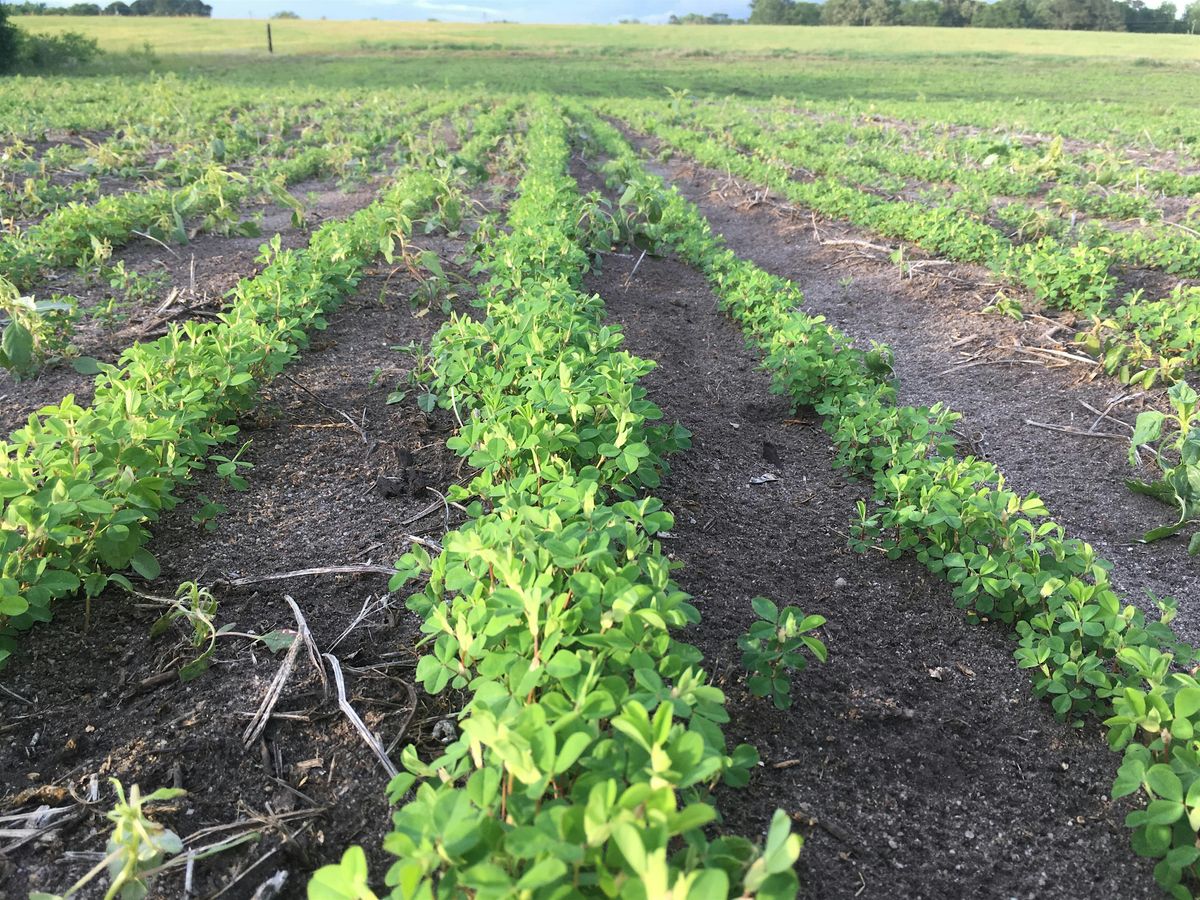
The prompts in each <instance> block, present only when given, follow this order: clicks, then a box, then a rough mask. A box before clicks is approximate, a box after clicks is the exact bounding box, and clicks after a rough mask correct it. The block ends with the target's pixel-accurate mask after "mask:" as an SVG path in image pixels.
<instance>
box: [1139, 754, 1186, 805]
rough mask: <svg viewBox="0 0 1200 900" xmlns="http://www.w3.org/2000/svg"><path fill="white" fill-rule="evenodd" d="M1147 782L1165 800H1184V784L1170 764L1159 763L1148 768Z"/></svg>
mask: <svg viewBox="0 0 1200 900" xmlns="http://www.w3.org/2000/svg"><path fill="white" fill-rule="evenodd" d="M1146 784H1147V785H1148V786H1149V788H1150V790H1152V791H1154V793H1155V794H1157V795H1158V796H1159V797H1162V798H1163V799H1164V800H1175V801H1182V800H1183V785H1182V784H1181V783H1180V781H1179V776H1178V775H1176V774H1175V773H1174V772H1173V771H1172V770H1171V767H1170V766H1167V765H1164V764H1162V763H1158V764H1157V765H1153V766H1151V767H1150V768H1149V769H1147V770H1146Z"/></svg>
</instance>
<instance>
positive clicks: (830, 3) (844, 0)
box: [821, 0, 868, 25]
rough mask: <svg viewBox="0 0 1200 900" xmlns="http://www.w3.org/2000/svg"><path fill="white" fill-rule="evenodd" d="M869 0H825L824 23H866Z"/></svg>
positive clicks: (822, 13) (822, 21) (822, 12)
mask: <svg viewBox="0 0 1200 900" xmlns="http://www.w3.org/2000/svg"><path fill="white" fill-rule="evenodd" d="M867 3H868V0H825V7H824V9H822V10H821V24H822V25H866V24H867Z"/></svg>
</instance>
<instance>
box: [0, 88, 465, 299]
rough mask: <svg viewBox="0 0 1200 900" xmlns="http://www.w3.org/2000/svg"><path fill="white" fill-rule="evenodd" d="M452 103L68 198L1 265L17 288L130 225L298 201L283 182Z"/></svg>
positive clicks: (16, 238)
mask: <svg viewBox="0 0 1200 900" xmlns="http://www.w3.org/2000/svg"><path fill="white" fill-rule="evenodd" d="M457 106H458V101H456V100H447V101H444V102H443V103H439V104H434V105H433V106H431V107H428V108H426V109H425V110H424V112H423V114H422V116H414V117H413V118H411V119H408V118H404V117H399V118H397V119H395V120H393V123H392V126H391V128H390V129H386V130H385V129H369V130H364V131H361V132H349V133H346V134H344V136H343V138H342V142H341V144H340V146H339V145H338V144H333V143H322V144H319V145H314V146H308V147H304V146H303V145H302V144H301V145H299V146H300V147H301V148H302V149H300V150H299V152H297V153H296V154H295V155H293V156H291V157H288V158H284V159H277V160H273V159H268V160H265V161H263V162H261V163H259V164H258V165H256V166H255V167H254V168H252V169H251V171H250V172H249V173H248V174H240V173H238V172H234V171H231V170H229V169H227V168H225V167H223V166H221V165H209V166H208V167H206V168H205V169H204V170H203V171H202V172H200V173H197V177H196V178H195V180H194V181H192V182H191V183H190V184H187V185H185V186H184V187H181V188H178V189H175V190H169V189H157V190H147V191H131V192H128V193H123V194H114V195H112V196H108V197H102V198H101V199H100V200H98V201H97V202H96V203H94V204H91V205H81V204H74V203H72V204H69V205H67V206H65V207H62V208H60V209H58V210H56V211H55V212H53V213H50V214H49V215H48V216H46V217H45V218H44V219H43V220H42V221H41V222H40V223H39V224H38V225H36V226H34V227H33V228H30V229H29V230H27V231H25V232H22V233H21V234H17V235H12V236H10V237H8V238H7V239H5V240H2V241H0V268H2V269H3V270H4V271H5V273H6V277H7V279H8V280H9V281H11V282H12V283H13V284H15V285H16V286H17V287H18V288H26V287H29V286H30V285H31V284H32V283H33V282H34V281H35V280H36V279H37V277H38V276H39V275H40V274H41V273H42V272H43V271H44V270H45V269H47V268H53V267H57V266H64V265H77V264H79V263H81V262H84V261H86V260H88V259H89V258H91V257H92V256H94V255H96V254H97V253H98V252H100V253H103V252H105V250H106V249H110V248H111V247H112V246H115V245H118V244H121V243H124V242H125V241H127V240H129V239H130V237H131V236H132V234H133V232H134V231H144V232H146V233H148V234H150V235H151V236H153V237H156V238H160V239H175V240H186V231H185V228H184V222H185V219H187V218H192V217H203V220H202V227H203V228H205V229H206V230H218V231H220V230H225V231H228V230H230V229H232V228H236V227H237V224H238V221H239V218H240V217H239V215H238V207H239V205H240V204H241V202H242V201H243V200H245V199H247V198H248V197H250V196H253V195H254V194H256V193H267V194H269V195H270V196H273V197H275V198H276V199H277V200H280V201H281V202H284V203H287V204H288V205H291V206H293V207H294V208H297V209H298V206H297V202H296V201H295V200H294V199H292V198H290V197H289V196H288V195H287V194H286V191H285V190H284V188H285V187H286V186H287V185H290V184H295V183H297V182H300V181H303V180H305V179H308V178H313V177H315V176H317V175H320V174H321V173H323V172H325V171H329V170H331V169H332V168H333V167H334V166H335V165H336V164H337V163H338V162H339V161H341V160H344V159H345V156H346V152H347V150H348V148H354V150H353V154H354V155H355V156H363V157H369V156H370V155H372V154H373V153H375V152H378V151H379V150H380V149H381V148H383V147H385V146H387V145H388V144H390V143H392V142H394V141H396V140H397V139H400V138H402V137H403V136H404V135H405V134H410V133H412V130H413V129H414V128H420V127H421V126H422V125H423V124H424V123H425V122H428V121H429V120H431V119H434V118H438V117H440V116H443V115H445V114H446V113H448V112H450V111H451V110H453V109H455V108H457ZM101 248H103V249H101Z"/></svg>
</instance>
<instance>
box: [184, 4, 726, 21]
mask: <svg viewBox="0 0 1200 900" xmlns="http://www.w3.org/2000/svg"><path fill="white" fill-rule="evenodd" d="M206 2H207V3H209V4H210V5H211V6H212V8H213V16H214V17H216V18H241V17H244V16H247V15H253V16H254V17H256V18H262V17H263V16H264V15H270V14H271V13H272V12H275V11H276V10H277V8H286V9H290V10H292V11H294V12H296V13H298V14H299V15H301V16H303V17H304V18H320V17H321V16H328V17H329V18H331V19H370V18H378V19H399V20H403V21H410V22H411V21H416V22H419V21H423V20H425V19H441V20H442V21H443V22H494V21H496V20H498V19H507V20H509V21H513V22H551V23H563V24H576V23H578V24H583V23H597V24H608V23H614V22H618V21H620V20H621V19H639V20H640V21H642V22H653V23H659V22H666V21H667V19H668V18H670V17H671V15H672V14H675V15H683V14H685V13H689V12H703V13H706V14H708V13H714V12H724V13H728V14H729V15H731V16H734V17H735V18H744V17H746V16H748V15H749V14H750V4H749V3H748V2H745V3H736V2H733V3H730V2H722V0H696V2H694V3H687V2H680V0H658V2H655V0H641V2H636V0H616V2H608V3H605V2H603V0H571V2H565V3H564V2H562V0H557V2H555V0H516V2H512V0H507V2H506V0H467V2H453V0H399V2H397V0H338V2H336V3H334V2H330V0H206Z"/></svg>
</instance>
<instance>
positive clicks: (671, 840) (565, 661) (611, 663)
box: [309, 101, 800, 900]
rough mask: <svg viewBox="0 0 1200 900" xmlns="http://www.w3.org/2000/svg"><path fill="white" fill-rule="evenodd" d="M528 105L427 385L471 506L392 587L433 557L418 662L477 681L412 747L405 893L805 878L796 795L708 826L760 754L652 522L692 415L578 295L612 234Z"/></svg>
mask: <svg viewBox="0 0 1200 900" xmlns="http://www.w3.org/2000/svg"><path fill="white" fill-rule="evenodd" d="M529 109H530V113H531V121H530V125H529V129H528V135H527V137H526V139H525V141H524V145H523V154H524V159H525V164H526V173H525V175H524V178H523V179H522V181H521V185H520V193H519V197H518V199H517V200H516V201H515V202H514V203H513V204H512V206H511V209H510V211H509V216H508V221H507V225H508V230H507V231H506V232H502V233H498V234H496V235H494V236H493V237H492V239H491V240H490V242H488V244H487V246H486V249H485V250H484V251H483V257H482V258H481V260H480V268H481V269H482V270H483V271H485V272H487V273H488V274H489V276H490V278H489V280H488V281H487V283H486V284H485V285H484V286H483V288H482V290H481V296H484V297H486V306H485V308H484V315H485V318H484V319H483V320H481V321H479V320H476V319H473V318H469V317H466V316H453V317H452V318H451V319H450V321H449V322H448V323H447V324H446V325H444V326H443V327H442V328H441V329H440V330H439V332H438V333H437V335H436V336H435V337H434V339H433V342H432V345H431V349H430V357H429V363H428V372H427V375H426V377H427V380H428V385H429V389H430V390H431V391H432V392H434V393H435V394H436V395H437V397H438V402H439V404H440V405H441V406H443V407H444V408H447V409H453V410H454V412H455V413H456V415H458V416H459V417H460V418H461V420H462V423H463V424H462V428H461V430H460V431H459V432H458V434H456V435H455V436H454V437H453V438H452V439H451V440H450V441H449V442H448V446H449V447H450V448H451V449H452V450H454V451H455V452H457V453H459V454H461V455H462V456H464V457H465V458H466V459H467V461H468V463H469V464H470V465H471V466H472V467H474V468H476V469H477V470H478V473H477V474H476V476H475V477H474V479H473V480H472V482H471V483H470V484H468V485H466V486H463V487H458V488H454V489H453V491H454V497H455V498H456V499H458V500H461V501H464V502H468V503H470V504H471V505H470V506H469V507H468V509H469V511H470V518H469V521H468V522H467V523H466V524H465V525H463V526H462V527H460V528H459V529H457V530H456V531H453V532H451V533H449V534H447V535H446V537H445V540H444V549H443V551H442V552H441V553H440V554H439V555H438V556H437V557H436V558H434V559H431V558H430V557H429V556H428V555H427V554H426V553H425V552H424V551H423V550H421V549H420V548H414V550H413V551H412V552H410V553H408V554H406V555H405V556H404V557H403V558H402V559H401V560H400V561H399V562H398V564H397V566H398V569H399V573H398V575H397V576H396V577H395V578H394V579H393V582H392V588H393V589H399V588H400V587H402V586H403V585H405V584H407V583H409V582H410V581H412V580H413V579H415V578H418V577H420V576H425V577H427V578H428V582H427V584H426V586H425V588H424V590H422V591H420V592H419V593H416V594H414V595H413V596H411V597H410V598H409V600H408V606H409V608H410V609H412V610H414V611H415V612H417V613H418V614H420V616H421V617H422V619H423V620H424V624H423V626H422V630H423V631H424V632H425V634H426V635H427V640H428V641H430V642H431V643H432V648H431V652H430V653H428V654H427V655H425V656H424V657H422V659H421V662H420V664H419V666H418V670H417V675H418V677H419V678H420V679H421V681H422V682H423V683H424V685H425V687H426V689H427V690H429V691H431V692H434V693H436V692H439V691H441V690H443V689H444V688H446V687H447V686H450V687H453V688H458V689H466V690H467V691H469V697H470V699H469V701H468V702H467V704H466V707H465V709H464V710H463V712H462V713H461V715H460V718H459V726H460V728H461V731H462V736H461V737H460V738H459V739H458V740H456V741H454V742H453V743H452V744H450V745H449V746H448V747H447V748H446V750H445V753H444V754H443V755H442V756H440V757H438V758H437V759H434V760H431V761H428V762H425V761H422V760H420V759H419V758H418V757H417V755H416V752H415V750H414V749H413V748H411V747H410V748H408V749H406V750H405V751H404V755H403V765H404V767H405V769H406V770H407V771H406V772H405V773H404V774H401V775H400V776H397V777H396V778H395V779H394V780H393V782H392V784H391V785H390V787H389V794H390V796H391V798H392V800H393V801H394V802H397V803H401V805H400V807H399V809H398V810H397V812H396V813H395V818H394V827H393V830H392V832H391V834H389V835H388V836H387V838H386V841H385V847H386V849H387V850H389V851H390V852H391V853H393V854H395V855H396V856H398V857H399V859H398V860H397V862H396V863H395V864H394V865H393V866H392V868H391V870H390V872H389V873H388V876H387V883H388V884H389V885H390V886H391V887H392V888H393V891H394V892H393V894H392V896H394V897H397V898H413V897H432V896H441V897H451V896H474V897H479V898H500V897H513V896H521V897H529V898H550V897H562V896H596V897H615V896H621V897H629V898H660V897H674V898H714V900H715V898H726V897H733V896H738V897H751V896H757V897H763V898H765V897H779V898H783V897H788V898H790V897H793V896H794V895H795V892H796V888H797V883H796V878H795V874H794V873H793V871H792V865H793V862H794V861H795V859H796V856H797V854H798V852H799V847H800V839H799V837H797V836H794V835H791V834H790V823H789V820H788V817H787V816H786V814H784V813H783V812H777V813H776V815H775V818H774V820H773V822H772V825H771V828H770V832H769V834H768V836H767V840H766V845H765V849H763V850H761V851H759V850H757V849H756V848H755V847H754V846H753V845H752V844H751V843H750V842H749V841H747V840H745V839H742V838H737V837H721V838H717V839H714V840H709V839H708V837H706V835H705V833H704V827H705V826H706V825H707V824H708V823H710V822H712V821H713V819H714V818H715V817H716V810H715V809H714V808H713V807H712V806H711V805H710V804H709V803H708V802H706V799H707V797H708V791H709V789H710V788H711V787H712V786H713V785H714V784H715V783H716V782H717V781H719V780H721V779H722V777H723V778H724V779H725V781H726V782H728V783H733V784H744V783H745V781H746V779H747V777H748V776H747V767H748V766H749V765H751V764H753V763H754V761H755V760H756V759H757V756H756V754H755V753H754V751H753V750H752V749H751V748H749V747H739V748H738V749H737V750H735V751H734V752H733V753H732V755H729V754H728V753H727V750H726V743H725V738H724V736H723V735H722V733H721V725H722V724H723V723H724V722H726V721H727V720H728V716H727V714H726V712H725V709H724V696H723V694H722V692H721V691H720V690H719V689H717V688H715V687H713V686H712V685H710V684H708V683H707V682H708V679H707V676H706V674H705V672H704V670H703V669H702V668H700V660H701V657H700V653H699V652H698V651H697V650H696V649H695V648H694V647H691V646H689V645H687V644H684V643H682V642H680V641H678V640H676V639H674V638H673V637H672V636H671V632H672V631H673V630H676V629H679V628H682V627H684V626H687V625H693V624H695V623H696V622H698V621H699V614H698V612H697V611H696V609H695V607H694V606H692V605H691V604H690V603H689V602H688V597H687V595H686V594H684V593H683V592H682V591H681V590H680V589H679V587H678V586H677V585H676V584H675V583H674V581H673V580H672V579H671V576H670V573H671V569H672V564H671V563H670V561H669V560H668V559H667V557H666V556H665V555H664V554H663V552H662V550H661V548H660V545H659V543H658V542H657V541H656V540H655V539H654V536H655V535H656V534H657V533H658V532H660V531H662V530H664V529H667V528H669V527H670V525H671V521H672V520H671V516H670V514H669V513H668V512H667V511H665V510H664V509H663V506H662V504H661V502H660V501H658V500H656V499H655V498H653V497H652V496H644V495H643V492H644V491H646V490H648V489H652V488H653V487H654V486H655V485H657V484H658V480H659V474H660V472H661V471H662V470H663V468H664V466H665V464H664V462H663V456H664V455H665V454H667V453H669V452H671V451H673V450H676V449H679V448H681V447H683V446H685V445H686V443H687V441H686V432H683V431H682V430H681V429H679V428H678V427H666V426H661V425H655V424H653V423H654V421H655V420H657V419H659V418H660V417H661V412H660V411H659V410H658V408H657V407H655V406H654V404H652V403H651V402H650V401H648V400H647V399H646V391H645V389H644V388H642V387H640V386H639V385H638V380H639V379H640V378H641V377H642V376H644V375H645V374H646V373H647V372H649V371H650V370H651V368H652V367H653V363H650V362H647V361H645V360H641V359H638V358H636V357H634V356H631V355H630V354H629V353H627V352H626V351H624V350H622V349H621V344H622V341H623V338H622V336H621V334H620V332H619V331H618V330H617V329H615V328H612V327H611V326H607V325H605V324H603V321H602V320H603V316H604V309H603V304H602V302H601V300H600V299H599V298H598V297H595V296H587V295H585V294H583V293H581V292H580V285H581V282H582V278H583V275H584V274H585V272H586V271H587V270H588V268H589V265H590V259H589V253H590V251H591V250H592V249H593V246H592V245H593V242H594V241H596V240H600V241H601V244H600V246H603V247H605V248H606V247H607V243H606V241H605V240H604V239H603V238H602V237H597V232H596V231H594V230H593V229H592V228H591V227H590V224H589V223H591V222H594V221H597V218H596V216H595V215H594V214H595V212H596V209H595V208H594V207H593V205H592V201H590V200H584V199H581V198H580V196H579V194H578V190H577V187H576V185H575V183H574V181H573V180H572V179H571V178H570V176H569V175H568V174H567V162H568V158H569V154H570V148H569V146H568V142H567V133H568V130H567V126H566V123H565V122H564V120H563V119H562V117H561V115H560V114H559V113H558V112H557V111H556V110H555V109H554V108H553V107H552V106H551V105H550V104H549V102H548V101H541V102H535V103H533V104H531V105H530V107H529ZM410 791H411V792H412V793H411V794H410ZM402 801H404V802H402ZM361 859H362V856H361V851H358V850H357V849H354V850H351V851H348V853H347V856H346V858H345V861H344V862H343V864H342V865H340V866H330V867H326V868H325V869H322V870H320V871H319V872H317V873H316V875H315V876H314V879H313V881H312V883H311V884H310V888H309V890H310V896H313V897H335V896H363V897H365V896H373V895H370V894H368V893H366V892H365V877H366V876H365V872H364V871H363V869H362V866H361Z"/></svg>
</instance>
